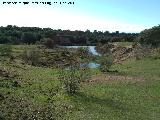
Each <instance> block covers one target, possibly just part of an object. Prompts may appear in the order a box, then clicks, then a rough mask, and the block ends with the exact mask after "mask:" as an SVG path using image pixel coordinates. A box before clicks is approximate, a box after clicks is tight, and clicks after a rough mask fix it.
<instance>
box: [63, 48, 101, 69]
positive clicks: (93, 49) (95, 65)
mask: <svg viewBox="0 0 160 120" xmlns="http://www.w3.org/2000/svg"><path fill="white" fill-rule="evenodd" d="M61 47H65V48H80V47H84V48H86V47H87V48H88V49H89V52H91V53H92V54H93V55H98V56H100V54H99V53H98V52H97V51H96V49H95V47H96V46H61ZM99 66H100V64H97V63H96V62H93V61H91V62H89V63H88V67H89V68H97V67H99Z"/></svg>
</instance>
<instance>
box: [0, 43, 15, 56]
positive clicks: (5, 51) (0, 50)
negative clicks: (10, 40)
mask: <svg viewBox="0 0 160 120" xmlns="http://www.w3.org/2000/svg"><path fill="white" fill-rule="evenodd" d="M11 53H12V47H11V46H10V45H0V56H1V57H11Z"/></svg>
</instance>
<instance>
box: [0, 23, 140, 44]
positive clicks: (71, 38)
mask: <svg viewBox="0 0 160 120" xmlns="http://www.w3.org/2000/svg"><path fill="white" fill-rule="evenodd" d="M138 35H139V34H138V33H124V32H123V33H120V32H119V31H115V32H109V31H105V32H102V31H97V30H94V31H93V32H91V31H90V30H86V31H80V30H75V31H70V30H61V29H58V30H54V29H51V28H39V27H18V26H15V25H14V26H13V25H8V26H6V27H2V26H1V27H0V44H36V43H43V42H46V44H47V43H48V44H52V46H53V45H96V44H98V43H108V42H133V41H134V40H135V38H136V37H137V36H138Z"/></svg>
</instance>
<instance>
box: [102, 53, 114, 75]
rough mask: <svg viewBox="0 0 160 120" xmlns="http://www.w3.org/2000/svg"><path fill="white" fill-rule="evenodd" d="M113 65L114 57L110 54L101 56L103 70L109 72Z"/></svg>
mask: <svg viewBox="0 0 160 120" xmlns="http://www.w3.org/2000/svg"><path fill="white" fill-rule="evenodd" d="M112 65H113V57H112V56H111V55H110V56H109V55H107V56H101V58H100V66H99V69H100V71H101V72H109V69H110V68H111V66H112Z"/></svg>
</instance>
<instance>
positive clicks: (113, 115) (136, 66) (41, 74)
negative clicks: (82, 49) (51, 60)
mask: <svg viewBox="0 0 160 120" xmlns="http://www.w3.org/2000/svg"><path fill="white" fill-rule="evenodd" d="M14 47H15V48H14V49H16V47H17V46H14ZM18 49H19V50H21V49H23V46H21V48H18ZM0 67H5V68H6V69H7V70H9V71H10V72H11V74H17V76H16V77H15V78H4V77H0V95H3V96H4V99H2V97H1V96H0V118H2V119H3V117H4V116H5V118H6V119H13V120H14V119H17V118H20V119H22V117H21V116H23V117H24V116H32V119H33V118H34V117H36V116H37V118H39V119H47V118H48V117H50V116H52V115H51V114H53V116H54V118H55V119H57V120H62V119H64V120H159V119H160V109H159V108H160V94H159V93H160V60H159V59H157V60H154V59H151V58H145V59H142V60H130V61H127V62H126V63H124V64H122V65H114V66H113V67H112V69H113V70H118V73H117V74H118V75H125V76H136V77H143V78H144V81H134V80H133V81H123V80H122V81H108V82H97V83H92V84H90V83H83V85H82V87H81V90H80V92H79V93H78V94H76V95H74V96H70V95H68V94H66V93H65V92H64V91H63V90H62V89H61V87H59V86H60V81H58V80H57V79H58V76H59V70H58V69H51V68H43V67H34V66H30V65H22V64H14V63H8V62H4V63H0ZM91 74H92V75H96V74H101V73H100V72H99V71H98V70H97V69H92V70H91ZM14 81H17V82H18V84H19V85H20V86H19V87H15V86H14V85H13V83H14ZM2 84H3V85H2ZM4 84H5V85H4ZM52 105H53V106H52ZM38 112H39V113H40V114H39V113H38ZM53 116H52V117H53ZM23 119H24V118H23ZM28 119H29V118H28Z"/></svg>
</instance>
